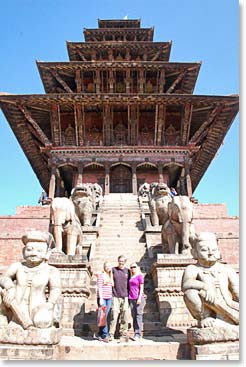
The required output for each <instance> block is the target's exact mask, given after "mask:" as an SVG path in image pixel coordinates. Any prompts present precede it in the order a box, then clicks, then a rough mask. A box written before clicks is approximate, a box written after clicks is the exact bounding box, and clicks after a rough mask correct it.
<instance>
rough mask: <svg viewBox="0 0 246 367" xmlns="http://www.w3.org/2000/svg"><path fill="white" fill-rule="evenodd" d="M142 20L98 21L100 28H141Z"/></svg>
mask: <svg viewBox="0 0 246 367" xmlns="http://www.w3.org/2000/svg"><path fill="white" fill-rule="evenodd" d="M140 25H141V20H140V19H98V27H99V28H140Z"/></svg>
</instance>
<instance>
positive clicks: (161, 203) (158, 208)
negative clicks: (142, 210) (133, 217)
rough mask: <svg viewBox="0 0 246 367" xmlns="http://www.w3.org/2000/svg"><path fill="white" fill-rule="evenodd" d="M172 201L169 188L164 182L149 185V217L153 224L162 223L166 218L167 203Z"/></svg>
mask: <svg viewBox="0 0 246 367" xmlns="http://www.w3.org/2000/svg"><path fill="white" fill-rule="evenodd" d="M171 201H172V197H171V195H170V189H169V187H168V186H167V184H165V183H152V184H151V185H150V200H149V208H150V218H151V223H152V225H153V226H156V225H161V224H164V223H165V222H166V221H167V220H168V203H170V202H171Z"/></svg>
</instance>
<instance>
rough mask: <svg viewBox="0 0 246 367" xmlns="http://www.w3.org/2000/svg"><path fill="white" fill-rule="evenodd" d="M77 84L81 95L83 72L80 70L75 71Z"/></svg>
mask: <svg viewBox="0 0 246 367" xmlns="http://www.w3.org/2000/svg"><path fill="white" fill-rule="evenodd" d="M75 83H76V89H77V93H81V92H82V81H81V71H80V70H76V71H75Z"/></svg>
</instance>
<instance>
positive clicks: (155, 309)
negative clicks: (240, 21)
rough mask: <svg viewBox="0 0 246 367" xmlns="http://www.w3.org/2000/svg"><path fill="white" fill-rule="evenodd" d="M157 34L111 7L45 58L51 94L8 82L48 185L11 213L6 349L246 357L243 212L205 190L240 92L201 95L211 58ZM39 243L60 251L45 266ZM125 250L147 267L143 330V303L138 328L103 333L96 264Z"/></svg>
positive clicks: (19, 128) (1, 243)
mask: <svg viewBox="0 0 246 367" xmlns="http://www.w3.org/2000/svg"><path fill="white" fill-rule="evenodd" d="M153 36H154V29H153V28H142V27H141V24H140V20H139V19H132V20H128V19H127V20H101V19H99V20H98V28H95V29H86V28H85V29H84V39H85V41H84V42H67V50H68V56H69V61H65V62H43V61H42V62H41V61H38V62H37V67H38V71H39V73H40V77H41V79H42V82H43V85H44V89H45V94H31V95H15V94H7V93H1V94H0V106H1V109H2V111H3V113H4V115H5V117H6V120H7V122H8V123H9V125H10V127H11V129H12V130H13V133H14V135H15V136H16V138H17V140H18V142H19V144H20V146H21V148H22V149H23V151H24V153H25V155H26V157H27V159H28V160H29V162H30V164H31V166H32V169H33V170H34V172H35V174H36V175H37V177H38V180H39V182H40V184H41V186H42V187H43V189H44V191H45V194H43V196H42V198H41V200H40V205H37V206H29V205H28V203H26V202H24V203H23V206H21V207H17V208H16V214H15V215H12V216H1V217H0V254H1V257H0V266H1V268H0V270H1V274H2V275H1V278H0V287H1V288H0V289H1V293H2V303H1V306H0V357H1V358H2V359H22V360H23V359H37V360H39V359H51V360H63V359H64V360H65V359H66V360H105V359H106V360H111V359H112V360H131V359H132V360H133V359H134V360H145V359H148V360H149V359H156V360H175V359H176V360H177V359H200V360H201V359H207V360H209V359H210V360H218V359H220V360H226V359H239V329H238V328H239V321H238V302H239V299H238V292H237V289H238V283H237V280H236V279H237V277H238V274H237V273H238V272H239V268H238V265H239V220H238V217H230V216H228V214H227V208H226V206H225V204H220V203H218V204H203V203H199V202H198V200H196V199H195V198H194V196H193V192H194V190H195V189H196V187H197V186H198V185H199V183H200V181H201V180H202V177H203V175H204V173H205V172H206V170H207V168H208V167H209V165H210V163H211V161H212V160H213V158H214V157H215V155H216V153H217V151H218V149H219V148H220V146H221V144H222V142H223V139H224V138H225V135H226V133H227V132H228V130H229V128H230V126H231V124H232V123H233V120H234V118H235V116H236V115H237V113H238V109H239V97H238V95H227V96H215V95H194V94H193V91H194V88H195V84H196V81H197V78H198V75H199V71H200V68H201V62H171V61H169V57H170V51H171V47H172V42H170V41H168V42H165V41H164V42H154V41H153ZM204 68H206V66H204ZM228 92H229V93H230V91H228ZM208 190H212V187H210V188H209V187H208ZM0 214H1V213H0ZM30 231H31V232H30ZM204 232H205V233H204ZM50 236H51V237H50ZM52 236H53V237H52ZM37 242H38V243H39V246H41V245H40V243H43V242H46V243H47V244H48V247H49V250H48V253H49V256H48V255H45V256H44V258H43V260H42V261H43V262H41V263H40V264H38V265H37V264H36V263H35V266H33V265H30V264H29V262H28V255H27V254H28V251H29V250H28V249H29V247H31V246H30V243H31V244H32V243H37ZM23 244H24V252H23V256H24V263H23V262H22V260H21V259H22V248H23ZM217 246H218V248H217ZM34 247H35V246H34ZM204 248H206V251H207V254H208V255H206V256H207V259H206V261H207V262H206V263H205V260H204V257H203V255H202V251H205V250H204ZM215 250H216V251H215ZM30 251H31V250H30ZM32 251H33V250H32ZM39 251H40V252H41V250H39ZM215 252H216V254H217V255H215ZM218 254H219V255H218ZM119 255H124V257H125V258H126V259H127V261H126V267H127V268H130V264H131V263H137V265H138V266H139V271H141V273H142V274H143V276H144V295H145V296H144V297H145V301H146V303H145V307H144V311H143V330H142V338H141V340H140V341H139V342H137V343H136V341H135V340H133V339H134V338H132V339H131V337H132V336H133V335H134V331H135V326H134V321H133V319H132V315H131V311H130V308H129V310H128V313H129V315H128V316H129V317H128V337H127V340H126V339H125V340H124V341H122V340H121V338H120V335H117V331H116V334H115V335H114V337H115V338H114V339H113V340H112V341H111V340H110V341H108V340H107V341H108V342H107V343H105V342H103V341H101V340H98V339H96V335H97V331H98V326H97V307H98V305H97V292H96V279H97V278H96V274H97V273H98V272H101V271H102V270H103V264H104V262H106V261H107V262H110V263H111V265H112V266H113V267H117V259H118V256H119ZM33 256H34V255H33ZM35 256H36V255H35ZM40 256H41V255H40ZM212 257H213V259H212ZM202 259H203V260H202ZM40 261H41V260H40ZM15 263H17V264H19V265H18V266H17V267H16V268H15V270H12V268H13V265H12V264H15ZM23 264H24V265H23ZM14 266H15V265H14ZM42 266H43V267H44V266H47V271H46V270H45V271H44V270H42V271H44V274H50V273H52V274H55V275H53V276H52V277H53V278H52V277H50V278H49V277H48V276H47V279H46V280H44V278H45V276H44V277H43V276H41V275H38V274H39V272H40V274H41V273H42V272H41V270H37V273H35V271H36V270H35V269H36V268H37V269H39V268H40V269H41V267H42ZM22 267H23V269H24V270H23V269H22ZM205 268H206V269H207V270H203V269H205ZM30 269H32V270H30ZM57 269H58V271H57ZM192 269H193V270H192ZM225 269H229V270H225ZM53 272H54V273H53ZM29 273H30V274H32V275H31V276H29ZM34 273H35V276H34V275H33V274H34ZM26 274H28V275H26ZM194 274H195V275H194ZM218 274H220V275H218ZM209 276H211V279H212V280H211V279H209ZM35 277H37V279H38V280H37V281H34V279H36V278H35ZM59 277H60V278H59ZM193 277H194V278H193ZM54 278H56V279H57V282H54V280H52V279H54ZM58 278H59V279H60V280H59V279H58ZM28 279H29V280H28ZM30 279H33V282H31V280H30ZM38 282H40V284H41V283H42V284H41V285H40V287H41V288H42V287H43V290H44V291H45V296H44V295H43V296H42V297H46V298H47V297H48V298H47V303H48V304H52V305H53V306H52V307H53V308H52V312H53V313H52V315H53V316H52V317H51V316H50V312H51V311H50V308H47V307H46V306H47V305H45V304H43V303H42V302H44V299H45V298H42V297H41V295H40V296H38V295H37V299H40V303H38V306H36V308H35V307H34V306H33V309H32V302H33V297H34V296H33V294H34V293H32V292H35V286H36V285H37V283H38ZM45 282H46V283H45ZM59 282H60V283H59ZM19 283H20V284H19ZM34 283H35V284H34ZM222 283H223V286H222ZM32 284H33V288H32ZM59 284H60V285H59ZM194 284H197V286H194V288H193V285H194ZM208 284H209V285H210V286H211V287H212V289H213V284H214V289H215V290H216V291H214V293H213V294H212V291H210V290H208V289H209V287H208ZM197 287H198V288H197ZM200 287H201V288H200ZM14 288H16V292H15V293H16V294H15V296H14V291H11V289H12V290H13V289H14ZM37 288H38V289H39V291H40V288H39V287H37ZM222 288H223V289H222ZM224 288H227V289H226V291H225V289H224ZM18 289H19V291H17V290H18ZM58 289H60V291H59V292H60V293H59V292H58V291H57V293H56V290H58ZM18 292H22V293H23V294H22V296H19V298H18V297H17V293H18ZM204 292H205V293H204ZM206 292H207V293H206ZM210 292H211V293H210ZM35 294H36V293H35ZM37 294H38V293H37ZM190 294H192V296H190ZM14 297H15V298H14ZM41 298H42V302H41ZM10 301H11V302H10ZM23 302H24V303H25V305H23ZM200 303H201V307H202V308H201V310H203V311H199V310H200V308H199V307H200ZM31 309H32V310H31ZM37 310H38V311H37ZM40 310H42V312H41V311H40ZM47 310H48V311H47ZM111 311H112V310H111ZM46 313H47V315H46ZM109 316H110V314H109ZM1 317H2V319H1ZM49 317H50V318H49ZM1 320H4V321H1ZM37 320H39V321H37ZM48 320H49V322H50V323H48ZM40 325H41V326H40ZM44 326H45V327H44Z"/></svg>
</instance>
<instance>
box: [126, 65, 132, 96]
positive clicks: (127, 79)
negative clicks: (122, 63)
mask: <svg viewBox="0 0 246 367" xmlns="http://www.w3.org/2000/svg"><path fill="white" fill-rule="evenodd" d="M130 82H131V77H130V70H129V69H127V70H126V93H127V94H129V93H130Z"/></svg>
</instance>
